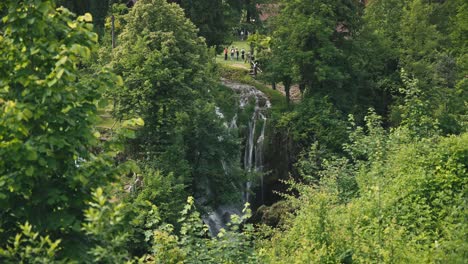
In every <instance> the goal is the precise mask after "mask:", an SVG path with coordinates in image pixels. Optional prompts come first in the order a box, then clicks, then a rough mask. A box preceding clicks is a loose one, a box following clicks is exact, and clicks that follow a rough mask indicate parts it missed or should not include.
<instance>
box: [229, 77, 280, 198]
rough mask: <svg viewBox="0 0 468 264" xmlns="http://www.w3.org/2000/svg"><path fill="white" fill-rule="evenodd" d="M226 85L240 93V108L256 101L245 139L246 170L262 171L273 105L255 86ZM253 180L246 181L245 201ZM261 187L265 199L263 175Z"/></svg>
mask: <svg viewBox="0 0 468 264" xmlns="http://www.w3.org/2000/svg"><path fill="white" fill-rule="evenodd" d="M223 84H224V85H226V86H228V87H230V88H231V89H232V90H233V91H235V92H236V93H237V94H238V95H239V108H240V109H241V110H244V109H245V108H246V107H247V106H248V105H249V103H250V102H252V101H253V102H254V111H253V112H252V116H251V118H250V120H249V124H248V131H247V137H246V141H245V150H244V170H245V171H246V172H247V173H249V177H250V173H251V172H256V173H260V174H261V172H262V171H263V149H264V147H263V145H264V141H265V128H266V125H267V118H266V116H267V111H268V109H269V108H270V107H271V103H270V101H269V99H268V97H266V95H265V94H264V93H262V92H261V91H259V90H257V89H256V88H255V87H253V86H250V85H245V84H240V83H233V82H228V81H224V83H223ZM236 118H237V116H236ZM261 121H263V122H262V124H261V125H262V129H261V132H260V135H256V130H257V124H258V123H259V122H261ZM255 139H257V140H255ZM252 180H253V179H248V181H247V182H246V183H245V190H244V195H243V198H244V203H246V202H249V201H250V192H251V187H252ZM260 184H261V186H260V188H261V192H262V197H261V198H262V201H263V176H262V175H261V176H260Z"/></svg>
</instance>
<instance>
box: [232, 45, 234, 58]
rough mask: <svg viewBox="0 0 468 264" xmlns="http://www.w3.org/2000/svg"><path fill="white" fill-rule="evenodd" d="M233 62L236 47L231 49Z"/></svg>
mask: <svg viewBox="0 0 468 264" xmlns="http://www.w3.org/2000/svg"><path fill="white" fill-rule="evenodd" d="M231 60H234V46H232V48H231Z"/></svg>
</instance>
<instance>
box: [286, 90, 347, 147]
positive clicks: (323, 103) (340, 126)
mask: <svg viewBox="0 0 468 264" xmlns="http://www.w3.org/2000/svg"><path fill="white" fill-rule="evenodd" d="M277 126H278V127H280V128H282V129H284V130H287V131H288V132H289V133H290V134H291V136H292V138H293V139H294V141H295V142H296V144H298V145H299V146H300V147H301V149H302V148H305V147H306V146H307V145H309V144H310V142H315V141H319V142H320V143H321V144H323V146H324V147H325V148H328V149H330V150H335V151H339V149H340V144H342V143H344V142H345V140H346V136H347V135H346V123H345V122H344V119H343V117H342V114H341V113H340V112H339V111H338V110H336V109H335V107H334V106H333V105H332V104H331V103H329V101H328V100H327V98H315V97H312V98H306V99H304V100H303V101H302V102H301V104H300V105H299V106H297V107H296V109H295V111H293V112H291V113H288V114H285V115H283V116H282V118H281V119H280V120H279V122H278V125H277Z"/></svg>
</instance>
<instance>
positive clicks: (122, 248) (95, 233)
mask: <svg viewBox="0 0 468 264" xmlns="http://www.w3.org/2000/svg"><path fill="white" fill-rule="evenodd" d="M92 196H93V200H92V201H91V202H89V203H88V205H89V208H88V209H86V210H85V211H84V216H85V220H86V222H85V223H83V231H85V233H86V235H87V236H88V238H90V241H91V242H92V243H93V246H92V248H91V249H90V250H89V252H88V254H89V255H90V258H91V259H92V261H93V262H99V263H124V262H127V261H129V259H130V256H129V253H128V251H127V248H128V245H127V243H128V240H129V232H128V231H127V229H126V226H125V224H126V223H125V221H124V218H125V214H124V206H125V205H124V204H123V203H112V202H110V200H109V198H108V197H106V196H104V194H103V190H102V189H101V188H98V189H96V190H95V191H94V192H93V193H92Z"/></svg>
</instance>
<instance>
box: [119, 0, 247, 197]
mask: <svg viewBox="0 0 468 264" xmlns="http://www.w3.org/2000/svg"><path fill="white" fill-rule="evenodd" d="M126 20H127V25H126V27H125V29H124V30H123V33H122V34H121V36H120V39H119V42H120V45H119V46H118V47H117V48H116V49H115V53H114V54H113V61H112V65H113V67H114V69H115V70H116V72H117V73H119V74H122V76H123V78H124V81H125V87H124V88H123V89H118V90H115V91H114V92H115V93H114V94H113V96H115V98H116V108H115V114H116V116H117V118H119V119H120V118H126V117H132V116H141V117H142V118H143V119H144V120H145V124H146V125H145V127H144V128H143V129H141V130H139V131H138V137H137V140H136V141H135V142H133V145H135V146H136V147H135V150H134V151H133V152H134V154H135V155H136V157H137V158H141V157H140V153H145V154H144V155H143V156H144V158H145V159H146V158H147V159H148V160H149V161H150V162H149V163H150V164H149V165H150V166H154V167H156V168H157V169H159V170H161V171H164V172H166V173H170V172H173V173H174V179H175V180H177V183H182V184H185V185H186V186H190V187H192V189H191V191H192V193H193V191H194V190H195V189H196V187H197V185H198V184H201V182H204V180H203V179H206V178H208V179H209V180H212V182H213V184H214V185H215V186H217V187H219V184H220V183H222V184H223V186H231V185H230V184H231V182H232V181H236V179H235V178H236V177H237V176H236V175H228V177H230V178H224V176H225V173H224V172H223V170H222V167H221V166H220V163H221V160H230V159H231V158H233V157H235V155H236V154H237V151H238V148H237V146H238V145H237V141H236V140H235V138H234V136H233V135H231V134H230V133H229V131H228V130H227V128H226V127H225V126H224V125H223V120H221V119H220V118H219V117H218V116H217V115H216V111H215V104H214V92H215V90H216V86H217V84H215V81H214V79H213V72H212V70H213V68H212V66H211V64H210V61H209V59H208V58H209V56H208V52H207V49H206V45H205V43H204V42H203V40H202V39H201V38H199V37H197V31H196V28H195V26H194V25H193V24H192V23H191V22H190V21H189V20H187V19H186V18H185V17H184V14H183V11H182V9H181V8H180V7H178V6H177V5H174V4H168V3H166V2H165V1H162V0H140V1H138V2H137V3H136V5H135V6H134V7H133V8H132V9H131V11H130V13H129V14H128V15H127V16H126ZM229 188H230V187H229ZM215 190H216V192H217V194H222V193H223V190H224V189H223V188H216V189H215ZM215 199H217V198H213V201H215Z"/></svg>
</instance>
